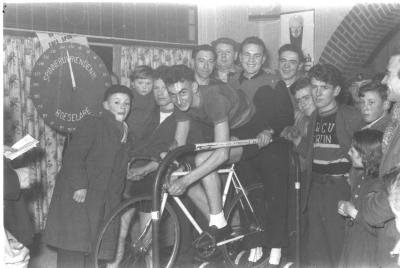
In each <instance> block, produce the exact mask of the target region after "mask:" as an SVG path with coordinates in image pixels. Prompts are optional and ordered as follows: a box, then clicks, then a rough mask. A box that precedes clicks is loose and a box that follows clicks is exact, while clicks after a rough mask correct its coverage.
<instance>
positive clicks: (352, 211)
mask: <svg viewBox="0 0 400 268" xmlns="http://www.w3.org/2000/svg"><path fill="white" fill-rule="evenodd" d="M338 213H339V214H340V215H342V216H345V217H351V218H353V219H355V218H356V217H357V214H358V210H357V209H356V207H355V206H354V205H353V203H351V202H349V201H343V200H340V201H339V202H338Z"/></svg>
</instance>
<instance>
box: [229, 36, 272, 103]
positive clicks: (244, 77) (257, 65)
mask: <svg viewBox="0 0 400 268" xmlns="http://www.w3.org/2000/svg"><path fill="white" fill-rule="evenodd" d="M266 53H267V49H266V47H265V44H264V42H263V41H262V40H261V39H260V38H258V37H255V36H251V37H248V38H246V39H245V40H243V42H242V43H241V44H240V48H239V60H240V64H241V67H242V69H243V71H242V72H238V73H236V74H235V75H234V77H232V80H230V81H228V82H229V84H230V85H232V86H233V87H234V88H236V89H242V90H243V91H244V92H245V93H246V95H247V97H248V99H249V100H253V99H254V95H255V94H256V92H257V91H258V89H259V88H260V87H262V86H266V85H269V86H272V87H274V86H275V84H276V82H277V80H278V77H277V76H276V75H272V74H269V73H266V72H265V71H264V70H263V69H262V66H263V64H264V63H265V61H266V59H267V55H266Z"/></svg>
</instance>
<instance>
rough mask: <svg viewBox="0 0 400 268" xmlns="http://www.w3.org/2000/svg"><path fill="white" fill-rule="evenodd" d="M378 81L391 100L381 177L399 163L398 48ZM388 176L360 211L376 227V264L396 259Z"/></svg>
mask: <svg viewBox="0 0 400 268" xmlns="http://www.w3.org/2000/svg"><path fill="white" fill-rule="evenodd" d="M382 83H383V84H385V85H386V86H387V87H388V100H389V101H393V102H394V106H393V108H392V112H391V121H390V122H389V125H388V126H387V128H386V130H385V132H384V135H383V141H382V151H383V157H382V162H381V165H380V170H379V173H380V176H381V177H383V181H385V178H390V177H395V176H396V175H397V174H395V175H393V173H397V172H398V168H399V166H400V51H397V52H396V53H395V54H393V55H392V56H391V57H390V59H389V63H388V66H387V70H386V75H385V77H384V78H383V80H382ZM390 183H391V180H388V181H387V182H386V184H383V183H382V185H381V188H380V189H379V190H378V191H376V192H375V193H371V194H370V195H369V196H368V198H367V200H365V202H364V204H363V205H364V208H365V209H364V210H363V211H361V213H362V216H363V217H364V219H365V220H366V222H367V223H368V224H370V225H372V226H377V227H380V228H378V232H377V240H378V247H377V253H376V258H377V266H378V267H395V266H396V259H395V258H392V257H391V256H390V254H389V252H390V251H391V250H392V249H393V247H394V246H395V243H396V241H397V239H396V234H397V231H396V227H395V216H394V214H393V212H392V210H391V209H390V205H389V202H388V194H387V190H386V189H387V185H390Z"/></svg>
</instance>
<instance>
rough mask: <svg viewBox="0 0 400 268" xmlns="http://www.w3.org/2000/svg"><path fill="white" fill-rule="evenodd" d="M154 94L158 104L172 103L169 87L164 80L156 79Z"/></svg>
mask: <svg viewBox="0 0 400 268" xmlns="http://www.w3.org/2000/svg"><path fill="white" fill-rule="evenodd" d="M153 94H154V99H155V100H156V103H157V105H158V106H165V105H168V104H170V103H171V98H170V97H169V94H168V91H167V87H166V86H165V84H164V81H163V80H161V79H157V80H154V85H153Z"/></svg>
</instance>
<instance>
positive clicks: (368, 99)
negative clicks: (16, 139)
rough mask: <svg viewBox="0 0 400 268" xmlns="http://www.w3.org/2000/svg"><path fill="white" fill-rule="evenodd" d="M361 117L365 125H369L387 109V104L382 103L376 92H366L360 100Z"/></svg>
mask: <svg viewBox="0 0 400 268" xmlns="http://www.w3.org/2000/svg"><path fill="white" fill-rule="evenodd" d="M360 104H361V115H362V117H363V119H364V121H365V122H366V123H371V122H373V121H375V120H377V119H378V118H379V117H381V116H382V115H383V114H384V113H385V112H386V111H387V109H388V108H389V102H388V101H384V100H383V99H382V97H381V96H380V95H379V93H378V92H376V91H367V92H365V93H364V96H363V97H361V98H360Z"/></svg>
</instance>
